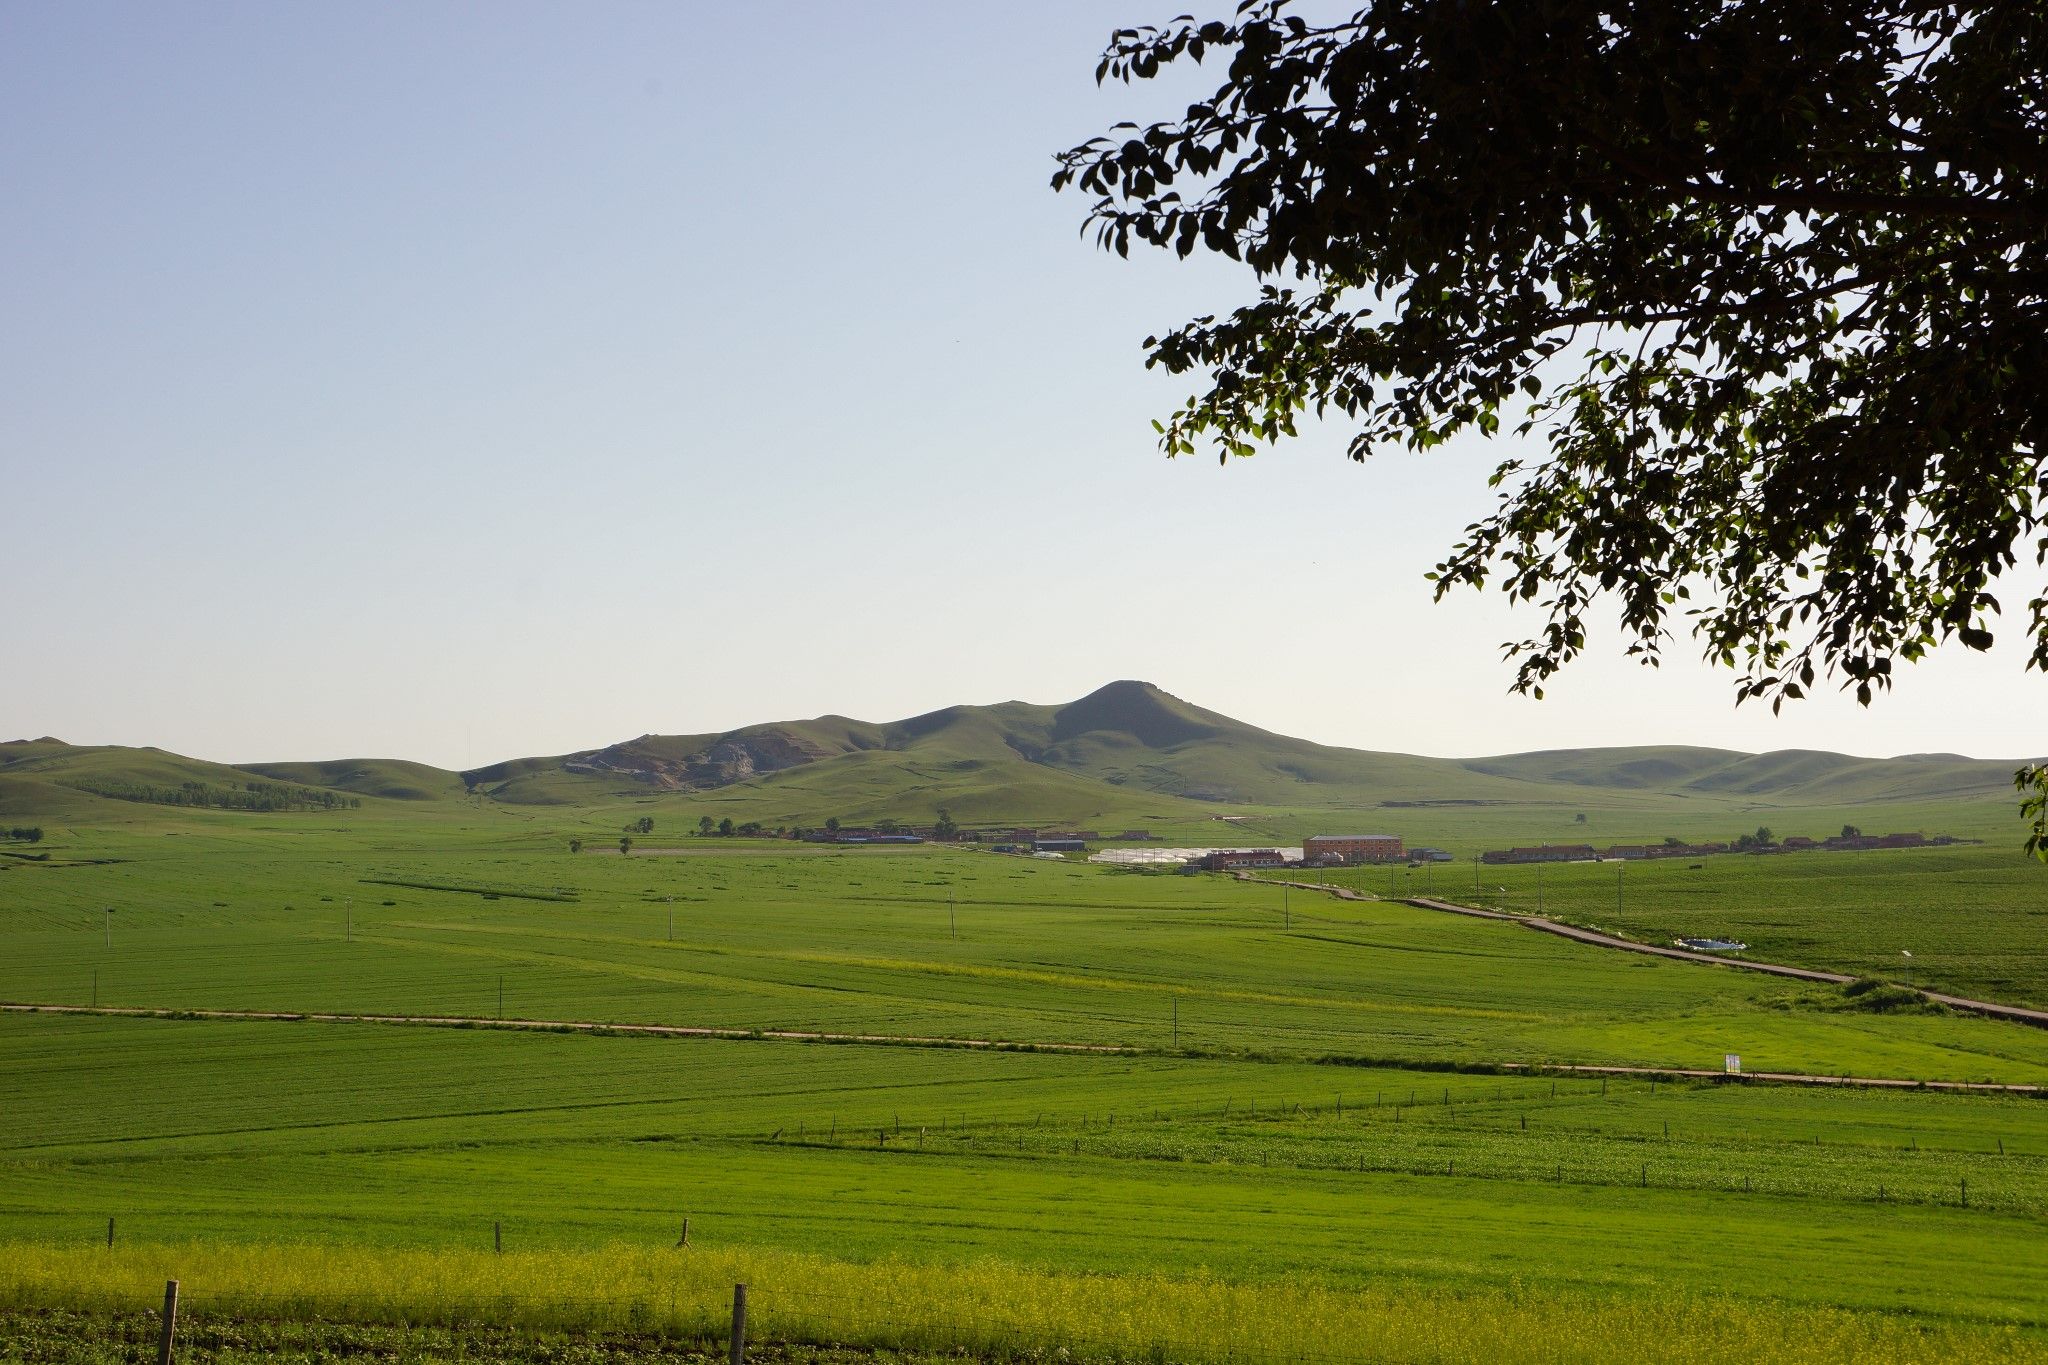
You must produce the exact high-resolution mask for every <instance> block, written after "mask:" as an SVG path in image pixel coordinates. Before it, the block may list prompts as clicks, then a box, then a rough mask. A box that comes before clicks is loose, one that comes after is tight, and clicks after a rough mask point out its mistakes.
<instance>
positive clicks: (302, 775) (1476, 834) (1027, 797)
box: [0, 682, 2016, 851]
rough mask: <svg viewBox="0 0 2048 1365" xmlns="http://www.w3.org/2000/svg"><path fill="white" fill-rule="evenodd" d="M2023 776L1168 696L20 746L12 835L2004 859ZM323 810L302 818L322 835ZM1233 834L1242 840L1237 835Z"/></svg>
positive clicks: (6, 763) (1926, 759) (1125, 693)
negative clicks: (1633, 850) (1431, 730)
mask: <svg viewBox="0 0 2048 1365" xmlns="http://www.w3.org/2000/svg"><path fill="white" fill-rule="evenodd" d="M2011 767H2012V764H2011V763H2002V762H1986V761H1979V760H1972V759H1966V758H1959V757H1956V756H1954V755H1909V756H1906V757H1902V758H1894V759H1882V760H1880V759H1865V758H1854V757H1850V756H1847V755H1841V754H1828V753H1817V752H1808V751H1782V752H1777V753H1770V754H1739V753H1734V752H1731V751H1726V750H1717V749H1692V748H1681V747H1648V748H1621V749H1579V750H1554V751H1548V752H1543V753H1533V754H1517V755H1506V756H1500V757H1493V758H1481V759H1470V760H1457V759H1445V758H1429V757H1423V756H1418V755H1409V754H1393V753H1372V752H1365V751H1361V750H1354V749H1341V748H1334V747H1331V746H1328V745H1321V744H1314V743H1310V742H1308V741H1306V740H1300V739H1292V738H1289V737H1287V736H1284V735H1276V734H1273V733H1271V732H1269V731H1265V730H1261V729H1258V728H1257V727H1255V726H1250V725H1246V724H1243V723H1242V722H1239V721H1236V720H1233V719H1231V718H1230V717H1228V716H1224V715H1221V714H1219V713H1216V712H1213V711H1207V710H1204V709H1202V708H1201V707H1198V706H1194V705H1192V704H1190V703H1188V702H1185V701H1183V700H1181V699H1179V698H1177V697H1174V696H1171V695H1169V694H1168V693H1165V692H1163V691H1161V690H1160V689H1158V688H1156V687H1153V686H1152V685H1150V684H1148V683H1142V682H1118V683H1112V684H1110V685H1108V686H1106V687H1103V688H1100V689H1098V690H1097V691H1095V692H1093V693H1091V694H1089V695H1088V696H1086V697H1083V698H1080V699H1079V700H1077V701H1073V702H1069V703H1066V704H1064V705H1056V706H1041V705H1034V704H1029V703H1024V702H1004V703H1000V704H998V705H993V706H954V707H947V708H944V709H942V710H938V711H933V712H929V713H927V714H925V715H921V716H913V717H911V718H909V719H907V720H901V721H895V722H890V723H886V724H876V723H870V722H865V721H857V720H851V719H848V718H846V717H844V716H822V717H818V718H816V719H813V720H807V721H788V722H778V723H773V724H764V725H755V726H749V727H746V728H744V729H740V730H734V731H730V732H727V733H724V734H698V735H643V736H640V737H639V738H637V739H632V740H627V741H623V742H621V743H619V744H614V745H609V746H606V747H605V748H602V749H590V750H583V751H579V752H577V753H573V754H563V755H555V756H552V757H531V758H519V759H511V760H507V761H505V762H502V763H496V764H491V765H488V766H486V767H482V768H477V769H472V770H470V771H468V772H464V773H459V774H458V773H451V772H446V771H443V770H441V769H437V768H432V767H429V766H426V765H423V764H417V763H409V762H404V761H399V760H385V759H346V760H334V761H327V762H298V763H254V764H246V765H243V766H241V767H239V768H236V767H229V766H227V765H224V764H217V763H207V762H203V761H200V760H195V759H187V758H181V757H179V756H177V755H174V754H167V753H163V752H161V751H159V750H153V749H119V748H85V747H76V746H71V745H66V744H62V743H60V742H57V741H55V740H37V741H22V742H16V743H13V744H5V745H0V816H6V817H9V818H19V819H39V820H42V821H44V822H47V823H58V822H63V823H74V824H93V823H96V822H97V823H135V822H138V821H139V822H144V823H147V822H149V821H151V820H155V819H159V818H162V816H163V811H162V809H161V805H162V802H158V803H157V808H156V809H154V810H152V809H151V807H150V805H149V803H141V804H137V803H135V802H133V801H123V800H120V799H118V795H119V794H123V793H121V791H120V789H122V788H123V787H124V785H125V787H126V788H129V789H133V788H138V787H140V788H156V789H175V788H180V787H183V786H184V785H186V784H198V785H200V786H202V787H207V788H220V789H226V790H234V789H243V790H246V789H248V788H250V787H251V785H252V784H261V783H265V782H268V783H272V784H283V785H287V786H291V787H299V788H305V789H308V790H313V791H319V792H332V793H338V794H341V795H343V796H346V797H348V798H350V799H351V800H354V801H359V802H364V803H368V809H369V814H368V815H366V817H365V818H369V819H382V820H391V821H398V822H404V821H407V820H415V819H432V820H445V819H451V818H453V819H459V820H476V819H486V818H490V816H488V815H487V814H486V813H487V812H488V813H493V814H494V815H495V818H497V819H499V820H500V821H501V822H503V823H505V824H506V825H507V826H508V827H511V826H517V825H520V824H531V823H533V822H535V821H544V822H553V821H555V820H557V819H560V818H572V819H574V820H575V821H577V822H578V823H579V825H580V826H581V827H582V828H583V829H584V830H586V831H587V832H589V833H590V834H592V835H595V836H599V837H611V836H615V835H616V833H617V832H618V829H619V828H621V827H622V826H624V825H627V824H631V823H633V822H634V821H635V820H637V819H638V818H640V817H642V816H650V817H652V818H655V819H656V820H657V824H658V826H659V830H660V832H661V833H663V834H667V833H671V832H673V831H677V830H682V829H686V828H689V827H692V826H694V825H695V824H696V822H697V820H698V819H699V818H701V817H702V816H704V815H710V816H711V817H712V818H713V819H714V820H719V819H725V818H731V819H733V820H734V821H736V822H745V821H749V820H752V821H758V822H759V823H761V824H762V825H764V826H765V827H767V828H770V829H773V828H776V827H777V826H789V825H818V824H822V823H823V822H824V821H825V820H826V819H827V818H828V817H833V816H836V817H838V818H839V819H841V820H843V821H849V822H863V821H873V820H879V819H883V818H890V819H897V820H903V821H908V822H914V823H922V822H929V821H931V820H933V819H935V818H936V815H937V812H938V811H939V810H940V809H941V808H944V809H947V810H949V811H950V812H951V813H952V814H953V817H954V818H955V819H956V820H959V821H962V822H965V823H968V824H981V825H1006V824H1007V825H1030V826H1055V827H1065V828H1073V827H1081V828H1090V829H1105V830H1108V829H1125V828H1145V829H1150V830H1152V831H1153V832H1155V833H1158V834H1161V835H1164V836H1165V837H1168V838H1172V839H1175V840H1180V841H1185V842H1195V843H1216V842H1253V841H1271V842H1292V841H1295V840H1298V839H1299V838H1301V837H1302V835H1304V834H1306V833H1310V832H1316V831H1325V832H1327V831H1329V830H1332V829H1335V828H1338V827H1344V828H1351V829H1359V828H1366V827H1370V828H1373V829H1386V830H1390V831H1392V832H1395V833H1400V834H1403V835H1405V836H1407V837H1408V838H1409V839H1410V841H1411V842H1424V841H1427V842H1433V843H1441V844H1445V845H1447V846H1455V847H1457V848H1459V849H1460V851H1462V850H1463V849H1464V848H1465V847H1467V846H1470V845H1474V844H1483V843H1500V842H1522V843H1527V842H1536V841H1539V840H1548V841H1552V842H1556V841H1558V840H1559V839H1560V838H1564V839H1567V840H1570V841H1578V840H1580V839H1585V840H1590V841H1594V842H1598V841H1600V840H1607V841H1611V842H1628V841H1631V840H1641V839H1645V838H1661V837H1663V836H1665V835H1679V836H1683V837H1688V838H1691V837H1715V838H1722V839H1726V838H1730V837H1732V836H1733V835H1734V834H1735V833H1736V832H1738V831H1740V830H1742V829H1744V828H1752V829H1753V828H1754V827H1755V826H1756V825H1757V824H1759V823H1769V824H1771V825H1772V826H1773V827H1774V828H1779V829H1780V830H1781V832H1805V833H1823V834H1825V833H1830V832H1832V831H1833V829H1837V828H1839V827H1840V826H1841V825H1842V824H1844V823H1858V824H1863V825H1867V826H1869V827H1871V828H1884V829H1891V828H1896V829H1913V828H1922V829H1926V830H1928V831H1929V832H1933V831H1935V830H1942V831H1945V832H1950V833H1965V834H1980V833H1988V834H1992V835H1994V836H2002V835H2003V833H2004V832H2005V831H2007V830H2009V829H2012V828H2014V827H2015V825H2016V821H2015V818H2014V816H2013V813H2012V800H2013V798H2012V795H2011V791H2010V786H2009V783H2010V769H2011ZM125 794H126V795H128V796H130V797H133V796H135V795H136V794H137V793H136V792H135V791H134V790H127V791H126V792H125ZM162 794H163V793H162V791H158V792H157V795H158V796H159V797H161V796H162ZM312 804H313V803H312V802H309V801H306V800H300V801H299V802H298V803H297V807H296V808H297V809H299V810H300V812H301V813H302V814H308V815H310V812H311V806H312ZM1582 816H1583V817H1585V818H1584V819H1581V818H1580V817H1582ZM1226 817H1227V818H1228V819H1230V820H1231V821H1233V822H1234V823H1232V824H1230V825H1222V824H1219V823H1218V820H1219V819H1222V818H1226ZM179 818H181V819H186V818H190V812H188V811H182V810H181V811H180V812H179ZM1830 822H1832V823H1830ZM1795 827H1796V830H1795Z"/></svg>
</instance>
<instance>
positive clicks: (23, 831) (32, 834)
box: [4, 825, 43, 844]
mask: <svg viewBox="0 0 2048 1365" xmlns="http://www.w3.org/2000/svg"><path fill="white" fill-rule="evenodd" d="M4 834H5V836H6V837H7V838H9V839H19V840H21V841H22V842H23V843H25V844H40V843H41V842H42V841H43V827H42V826H41V825H16V826H15V827H14V828H12V829H10V830H6V831H4Z"/></svg>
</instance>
